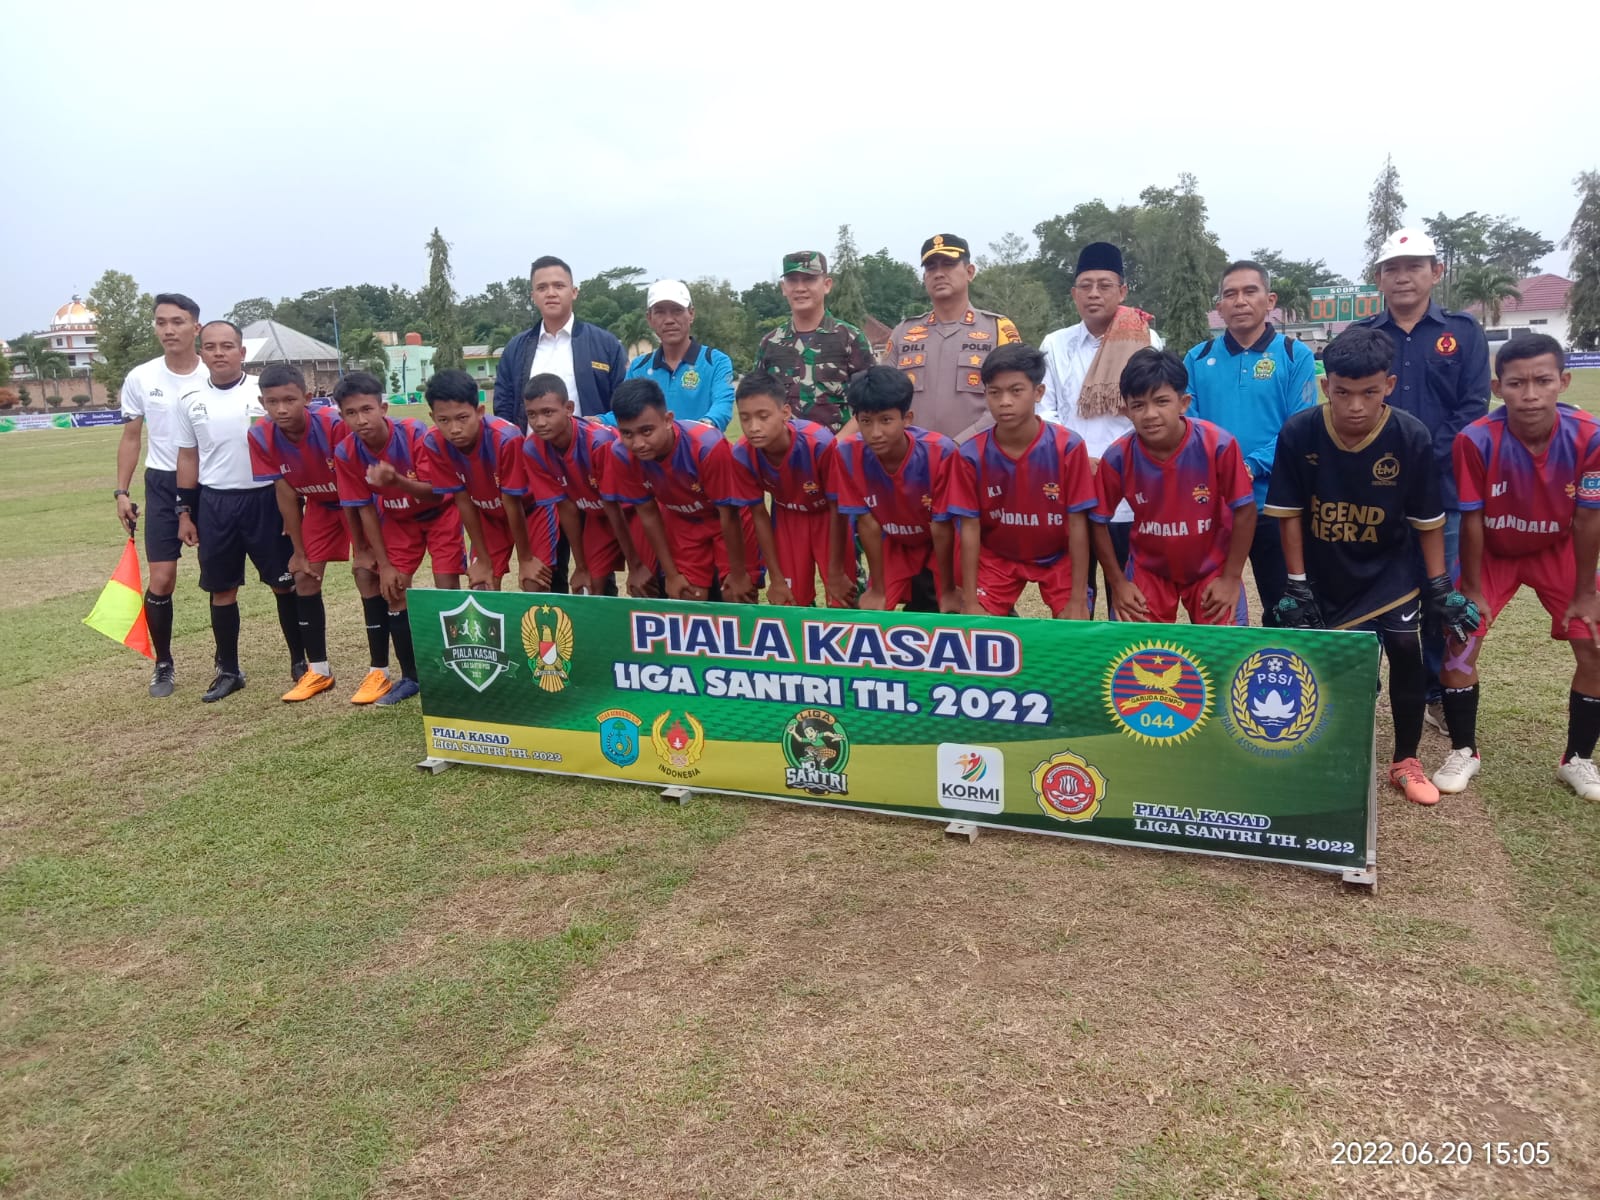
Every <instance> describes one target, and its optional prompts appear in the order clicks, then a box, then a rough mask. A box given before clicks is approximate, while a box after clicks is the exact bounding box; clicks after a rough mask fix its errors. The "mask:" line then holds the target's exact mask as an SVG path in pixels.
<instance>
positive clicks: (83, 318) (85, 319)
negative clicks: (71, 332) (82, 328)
mask: <svg viewBox="0 0 1600 1200" xmlns="http://www.w3.org/2000/svg"><path fill="white" fill-rule="evenodd" d="M94 322H95V314H94V309H92V308H90V307H89V306H88V305H87V304H85V303H84V302H83V301H82V300H80V299H78V297H76V296H74V297H73V298H72V299H71V300H68V301H67V302H66V303H65V304H63V305H62V306H61V307H60V308H58V309H56V315H55V317H54V318H53V319H52V320H51V322H50V328H51V329H69V328H71V327H73V326H77V325H93V324H94Z"/></svg>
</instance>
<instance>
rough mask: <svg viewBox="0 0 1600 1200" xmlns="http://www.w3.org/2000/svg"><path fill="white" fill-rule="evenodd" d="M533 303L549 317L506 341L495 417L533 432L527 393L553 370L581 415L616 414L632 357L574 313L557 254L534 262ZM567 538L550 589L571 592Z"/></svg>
mask: <svg viewBox="0 0 1600 1200" xmlns="http://www.w3.org/2000/svg"><path fill="white" fill-rule="evenodd" d="M530 275H531V279H532V286H533V303H534V306H535V307H537V308H538V310H539V312H540V314H541V315H542V316H543V317H544V320H542V321H541V322H540V323H539V324H537V325H535V326H534V327H533V328H532V329H524V330H523V331H522V332H521V333H519V334H517V336H516V337H514V338H512V339H511V340H510V341H509V342H507V343H506V348H505V349H504V350H503V351H501V354H500V365H499V367H497V368H496V369H495V374H494V413H495V416H497V417H504V418H505V419H506V420H507V421H515V422H516V424H517V427H518V428H519V429H523V430H526V429H527V428H528V417H527V414H526V413H525V412H524V411H523V407H522V389H523V388H525V387H526V386H527V384H528V380H529V379H531V378H533V376H535V375H542V374H545V373H546V372H548V373H549V374H552V375H557V376H560V378H561V379H562V380H563V381H564V382H565V383H566V385H567V395H569V396H571V397H572V398H573V400H575V401H576V402H577V408H578V415H579V416H583V417H598V416H601V415H603V414H605V413H608V412H610V411H611V391H612V389H613V388H615V387H616V386H617V384H619V383H621V382H622V380H623V377H624V376H625V375H626V374H627V371H628V359H627V356H626V355H625V354H624V353H623V351H622V343H621V342H619V341H618V340H617V339H616V338H615V337H614V336H613V335H612V334H611V333H610V332H609V331H608V330H605V329H601V328H600V327H599V326H598V325H591V324H589V323H588V322H587V321H580V320H578V319H577V318H576V317H574V316H573V315H572V306H573V304H574V303H575V302H576V301H577V299H578V289H577V287H576V286H574V284H573V282H572V268H571V267H569V266H567V264H566V263H564V262H562V261H561V260H560V259H559V258H556V257H555V256H554V255H550V254H547V255H545V256H544V257H543V258H537V259H534V262H533V270H532V271H531V272H530ZM571 553H572V552H571V549H570V547H568V545H567V535H566V534H565V533H563V534H562V535H561V538H560V540H559V541H558V542H557V544H556V561H555V562H554V563H553V564H551V569H550V590H551V591H552V592H565V591H566V590H567V565H568V562H569V560H570V558H571Z"/></svg>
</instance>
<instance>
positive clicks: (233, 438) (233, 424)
mask: <svg viewBox="0 0 1600 1200" xmlns="http://www.w3.org/2000/svg"><path fill="white" fill-rule="evenodd" d="M266 415H267V410H266V409H264V408H262V407H261V385H260V384H259V383H258V382H256V378H255V376H254V375H246V376H245V377H244V378H243V379H241V380H239V382H238V383H236V384H234V385H233V386H232V387H226V388H219V387H217V386H216V385H215V384H214V383H212V382H211V378H210V375H209V374H208V375H207V377H206V382H205V384H204V386H202V387H197V388H191V389H190V390H188V391H187V392H185V393H184V394H183V396H182V397H181V398H180V399H179V401H178V406H177V426H178V445H179V446H182V447H184V448H185V449H187V448H188V447H190V446H193V447H195V448H197V449H198V450H199V451H200V486H201V487H208V488H219V489H222V490H224V491H230V492H239V491H254V490H256V489H258V488H262V487H269V488H270V487H273V486H274V485H273V484H270V483H267V484H263V483H261V482H260V481H259V480H257V479H256V477H255V472H254V471H253V470H251V468H250V426H251V425H253V424H255V422H256V421H257V420H258V419H259V418H261V417H264V416H266Z"/></svg>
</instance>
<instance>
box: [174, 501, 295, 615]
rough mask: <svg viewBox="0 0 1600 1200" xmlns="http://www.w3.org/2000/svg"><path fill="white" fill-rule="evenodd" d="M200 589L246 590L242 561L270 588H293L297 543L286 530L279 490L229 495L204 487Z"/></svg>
mask: <svg viewBox="0 0 1600 1200" xmlns="http://www.w3.org/2000/svg"><path fill="white" fill-rule="evenodd" d="M196 525H197V526H198V527H199V530H200V588H201V590H202V591H207V592H229V591H232V590H233V589H234V588H238V587H243V586H244V560H245V556H246V555H249V556H250V561H251V562H253V563H255V565H256V573H257V574H258V575H260V576H261V582H262V583H264V584H266V585H267V586H268V587H291V586H293V584H294V576H293V575H291V574H290V573H289V556H290V555H291V554H293V553H294V544H293V543H292V542H290V541H289V537H288V535H287V534H285V533H284V532H283V514H282V513H280V512H279V511H278V494H277V489H276V487H264V488H250V489H249V490H247V491H225V490H223V489H221V488H208V487H203V488H201V489H200V519H199V520H198V521H197V522H196Z"/></svg>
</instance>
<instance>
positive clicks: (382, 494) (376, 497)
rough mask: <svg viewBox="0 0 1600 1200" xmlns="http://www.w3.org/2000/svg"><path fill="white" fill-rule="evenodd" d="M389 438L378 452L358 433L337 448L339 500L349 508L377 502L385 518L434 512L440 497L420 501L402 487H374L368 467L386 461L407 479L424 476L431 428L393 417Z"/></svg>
mask: <svg viewBox="0 0 1600 1200" xmlns="http://www.w3.org/2000/svg"><path fill="white" fill-rule="evenodd" d="M388 425H389V439H388V441H386V442H385V443H384V446H383V449H382V450H381V451H379V452H378V453H377V454H374V453H373V452H372V451H371V450H368V449H367V444H366V443H365V442H363V441H362V440H361V439H360V438H358V437H356V436H355V435H353V434H352V435H351V436H349V437H347V438H345V440H344V441H342V442H340V443H339V446H338V449H336V450H335V451H334V454H333V460H334V473H335V476H336V478H337V479H338V481H339V502H340V503H341V504H343V505H344V506H345V507H346V508H358V507H360V506H362V505H365V504H373V503H376V504H377V505H378V511H379V512H381V513H382V514H383V515H384V516H385V517H413V516H416V515H417V514H418V513H423V512H431V511H433V510H434V509H436V508H437V507H438V502H437V500H432V501H430V500H420V499H418V498H417V497H416V496H413V495H412V494H411V493H410V492H408V491H406V490H405V489H404V488H400V487H392V486H391V487H373V486H372V485H371V484H369V483H368V482H367V469H368V468H369V467H375V466H377V465H378V463H379V462H386V463H388V464H389V465H390V466H392V467H393V468H394V469H395V471H397V472H398V473H399V474H401V475H404V476H405V477H406V478H408V479H421V478H422V477H423V472H424V470H425V468H424V466H423V462H422V456H423V446H422V443H423V439H424V438H425V437H427V435H428V427H427V426H426V425H424V424H423V423H422V422H421V421H417V420H414V419H412V418H410V417H402V418H401V419H400V420H398V421H395V420H390V421H388Z"/></svg>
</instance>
